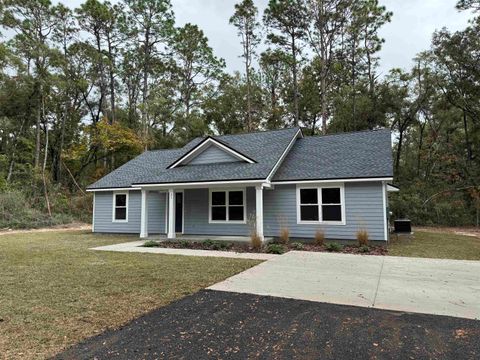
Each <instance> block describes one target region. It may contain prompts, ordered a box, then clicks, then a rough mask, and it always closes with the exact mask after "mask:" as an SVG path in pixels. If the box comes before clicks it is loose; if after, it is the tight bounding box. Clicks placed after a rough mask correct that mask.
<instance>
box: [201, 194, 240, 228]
mask: <svg viewBox="0 0 480 360" xmlns="http://www.w3.org/2000/svg"><path fill="white" fill-rule="evenodd" d="M245 202H246V201H245V190H244V189H241V190H211V191H210V219H209V221H210V222H212V223H216V222H231V223H245V222H246V219H245V213H246V211H245V206H246V205H245Z"/></svg>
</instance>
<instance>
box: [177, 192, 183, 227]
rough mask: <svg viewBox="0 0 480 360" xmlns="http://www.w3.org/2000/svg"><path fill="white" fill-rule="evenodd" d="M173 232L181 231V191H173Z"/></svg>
mask: <svg viewBox="0 0 480 360" xmlns="http://www.w3.org/2000/svg"><path fill="white" fill-rule="evenodd" d="M175 232H176V233H183V192H177V193H175Z"/></svg>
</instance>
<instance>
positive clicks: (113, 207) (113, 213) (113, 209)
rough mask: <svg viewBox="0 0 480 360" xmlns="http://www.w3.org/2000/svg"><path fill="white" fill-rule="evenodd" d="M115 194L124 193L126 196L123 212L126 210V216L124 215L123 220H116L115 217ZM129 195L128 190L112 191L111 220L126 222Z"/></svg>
mask: <svg viewBox="0 0 480 360" xmlns="http://www.w3.org/2000/svg"><path fill="white" fill-rule="evenodd" d="M117 195H126V198H125V205H126V206H125V212H126V216H125V220H117V219H115V208H116V205H117ZM128 195H129V192H128V191H114V192H113V201H112V222H114V223H127V222H128V203H129V201H128V197H129V196H128Z"/></svg>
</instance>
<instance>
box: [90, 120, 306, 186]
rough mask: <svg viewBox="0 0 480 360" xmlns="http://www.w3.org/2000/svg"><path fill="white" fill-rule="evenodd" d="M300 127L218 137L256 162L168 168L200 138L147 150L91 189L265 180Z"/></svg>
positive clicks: (217, 137)
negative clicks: (182, 144)
mask: <svg viewBox="0 0 480 360" xmlns="http://www.w3.org/2000/svg"><path fill="white" fill-rule="evenodd" d="M298 130H299V129H298V128H292V129H283V130H274V131H265V132H256V133H249V134H239V135H224V136H216V137H214V138H215V139H218V140H220V141H221V142H223V143H224V144H227V145H228V146H230V147H231V148H233V149H235V150H237V151H239V152H241V153H242V154H245V155H246V156H248V157H249V158H251V159H253V160H255V161H256V163H255V164H248V163H243V162H234V163H222V164H206V165H191V166H179V167H175V168H173V169H167V167H168V166H169V165H170V164H172V163H173V162H174V161H176V160H177V159H178V158H180V157H181V156H183V155H184V154H186V153H187V152H188V151H190V150H191V149H192V148H193V147H194V146H195V145H197V144H198V143H199V142H200V141H201V140H202V139H201V138H196V139H194V140H192V141H191V142H190V143H188V144H187V145H185V146H184V147H183V148H181V149H174V150H155V151H146V152H144V153H143V154H141V155H139V156H138V157H136V158H135V159H133V160H131V161H129V162H127V163H126V164H124V165H123V166H121V167H119V168H118V169H116V170H115V171H113V172H111V173H110V174H108V175H106V176H104V177H103V178H101V179H100V180H98V181H97V182H96V183H94V184H92V185H90V186H89V187H88V188H89V189H99V188H118V187H129V186H131V185H133V184H139V183H142V184H146V183H176V182H177V183H178V182H193V181H195V182H200V181H221V180H250V179H265V178H266V177H267V176H268V174H269V173H270V171H271V170H272V168H273V167H274V166H275V164H276V163H277V161H278V159H279V158H280V156H281V155H282V153H283V152H284V150H285V149H286V148H287V146H288V144H289V143H290V142H291V140H292V139H293V137H294V136H295V135H296V133H297V132H298Z"/></svg>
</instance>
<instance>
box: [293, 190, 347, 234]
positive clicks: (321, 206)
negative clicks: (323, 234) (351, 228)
mask: <svg viewBox="0 0 480 360" xmlns="http://www.w3.org/2000/svg"><path fill="white" fill-rule="evenodd" d="M297 218H298V223H300V224H301V223H305V224H309V223H325V224H337V225H343V224H345V203H344V188H343V185H341V186H340V185H337V186H324V187H318V186H317V187H298V188H297Z"/></svg>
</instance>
